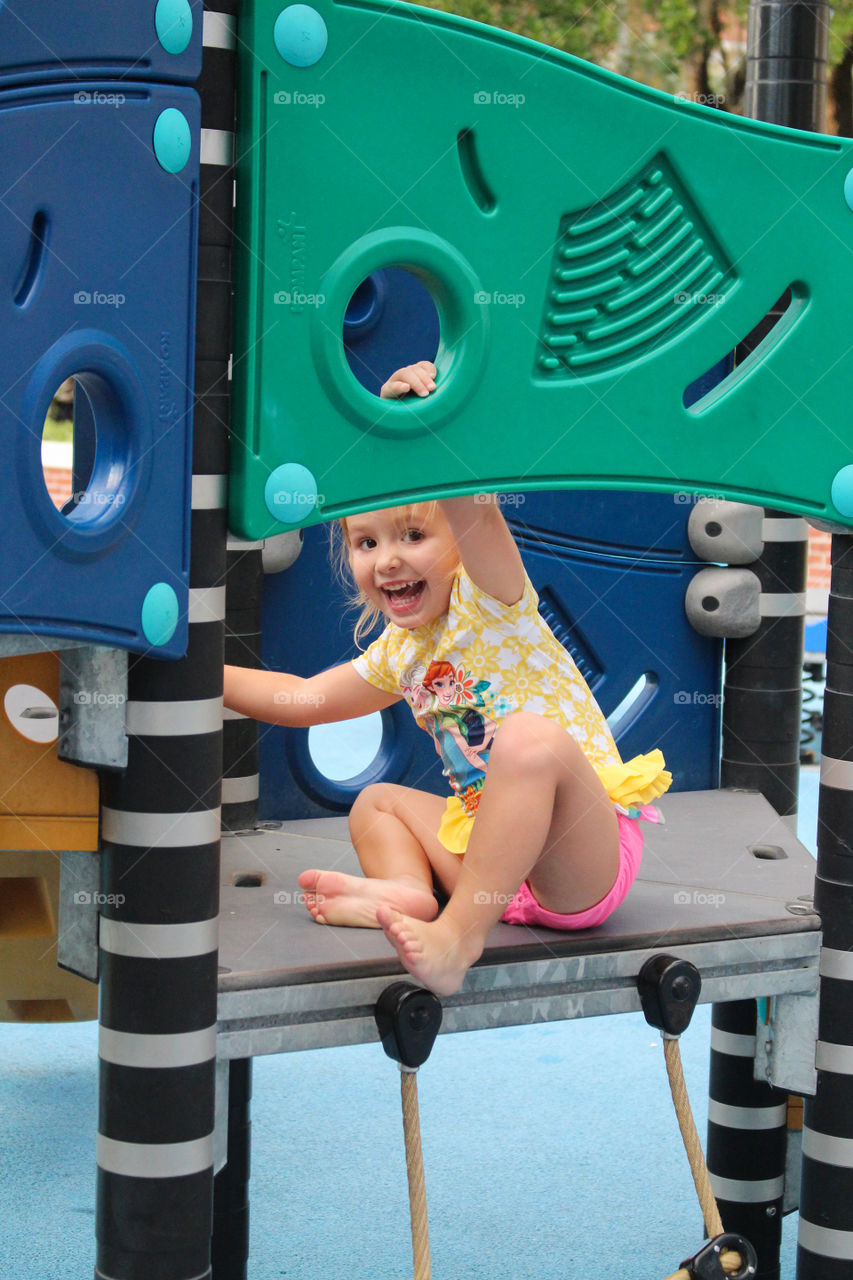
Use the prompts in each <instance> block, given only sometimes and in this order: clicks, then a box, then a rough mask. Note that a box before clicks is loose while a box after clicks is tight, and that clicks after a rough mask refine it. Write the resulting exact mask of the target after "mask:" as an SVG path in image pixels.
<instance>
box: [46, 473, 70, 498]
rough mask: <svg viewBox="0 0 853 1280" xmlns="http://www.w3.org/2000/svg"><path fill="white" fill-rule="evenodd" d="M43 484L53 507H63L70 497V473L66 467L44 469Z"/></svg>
mask: <svg viewBox="0 0 853 1280" xmlns="http://www.w3.org/2000/svg"><path fill="white" fill-rule="evenodd" d="M44 482H45V484H46V485H47V491H48V493H49V494H50V496H51V498H52V499H53V503H54V506H57V507H61V506H63V505H64V504H65V503H66V502H67V501H68V499H69V498H70V497H71V472H70V470H69V469H68V468H67V467H45V468H44Z"/></svg>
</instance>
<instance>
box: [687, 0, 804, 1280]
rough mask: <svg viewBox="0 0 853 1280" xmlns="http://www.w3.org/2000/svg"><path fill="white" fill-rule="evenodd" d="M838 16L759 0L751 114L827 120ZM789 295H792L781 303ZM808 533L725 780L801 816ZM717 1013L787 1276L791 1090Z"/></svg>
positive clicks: (721, 1135) (762, 1266)
mask: <svg viewBox="0 0 853 1280" xmlns="http://www.w3.org/2000/svg"><path fill="white" fill-rule="evenodd" d="M828 20H829V6H828V4H826V3H825V0H751V2H750V7H749V29H748V37H747V83H746V93H745V112H746V114H748V115H750V116H752V117H753V118H755V119H760V120H766V121H770V122H773V123H775V124H783V125H789V126H791V127H794V128H800V129H811V130H815V131H820V130H822V129H823V118H824V113H825V105H826V89H825V86H826V57H827V47H828V46H827V32H828ZM786 301H787V300H786V298H784V297H783V298H782V299H780V300H779V303H778V304H777V308H776V310H778V309H780V308H784V306H785V304H786ZM774 318H775V317H774V315H773V313H771V314H770V315H769V316H768V317H767V320H766V322H765V326H764V328H763V329H762V328H761V327H760V328H759V329H758V330H757V331H756V332H755V333H754V334H753V335H751V340H752V342H753V344H755V343H758V342H760V341H761V339H762V337H763V336H764V332H765V331H766V329H768V328H769V327H770V326H771V325H772V323H773V321H774ZM742 354H743V356H744V357H745V356H746V355H748V351H744V352H743V353H742ZM807 537H808V531H807V528H806V525H805V522H804V521H803V520H801V519H799V518H798V517H793V516H790V515H788V514H787V513H785V512H781V511H770V510H768V511H766V512H765V513H764V519H763V522H762V539H763V542H764V551H763V553H762V555H761V557H760V558H759V560H758V561H756V562H755V563H754V564H752V565H750V569H751V570H752V572H754V573H755V574H756V576H757V577H758V578H759V581H760V588H761V605H762V608H761V613H762V617H761V623H760V625H759V628H758V630H757V631H756V632H755V633H754V634H753V635H751V636H749V637H747V638H746V639H743V640H737V641H727V643H726V684H725V694H724V712H723V759H722V767H721V784H722V786H724V787H726V786H728V787H738V788H747V789H752V790H758V791H760V792H761V793H762V794H763V795H764V796H765V797H766V798H767V800H768V801H769V802H770V803H771V804H772V805H773V807H774V809H776V811H777V813H779V814H780V815H782V816H783V817H787V818H788V819H789V821H791V822H792V823H793V822H794V820H795V816H796V812H797V793H798V785H799V741H800V700H801V685H802V661H803V632H804V623H805V588H806V566H807ZM712 1020H713V1031H712V1037H713V1039H712V1047H711V1081H710V1100H709V1107H710V1111H709V1124H708V1166H709V1169H710V1170H711V1175H712V1176H711V1181H712V1185H713V1186H714V1191H715V1194H716V1196H717V1199H718V1201H719V1202H720V1211H721V1213H722V1217H723V1222H724V1224H725V1226H726V1227H727V1228H728V1229H731V1230H735V1231H741V1232H742V1233H743V1234H744V1235H745V1236H747V1238H748V1239H750V1240H751V1241H752V1243H753V1244H754V1245H755V1247H756V1250H757V1252H758V1258H759V1276H760V1277H767V1278H768V1280H770V1278H771V1277H773V1278H775V1277H778V1275H779V1245H780V1241H781V1218H782V1211H783V1203H784V1202H783V1195H784V1174H785V1163H786V1158H785V1146H786V1119H785V1113H786V1095H785V1093H784V1092H782V1091H780V1090H776V1089H772V1088H771V1087H770V1086H769V1085H767V1084H764V1083H761V1082H756V1081H755V1080H754V1079H753V1057H754V1044H755V1034H756V1027H757V1009H756V1006H755V1003H754V1002H753V1001H743V1002H740V1001H738V1002H736V1003H734V1004H730V1005H715V1007H714V1009H713V1014H712ZM723 1043H726V1044H727V1045H728V1051H727V1050H724V1049H723V1048H721V1045H722V1044H723ZM750 1046H751V1047H750ZM825 1280H826V1278H825Z"/></svg>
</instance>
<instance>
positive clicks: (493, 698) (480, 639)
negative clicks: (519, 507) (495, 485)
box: [353, 569, 670, 814]
mask: <svg viewBox="0 0 853 1280" xmlns="http://www.w3.org/2000/svg"><path fill="white" fill-rule="evenodd" d="M538 604H539V597H538V596H537V594H536V591H535V589H534V587H533V583H532V582H531V581H530V579H529V578H525V584H524V593H523V595H522V597H521V599H520V600H519V601H518V603H517V604H513V605H506V604H503V603H502V602H501V601H500V600H495V599H493V597H491V596H488V595H486V593H485V592H484V591H481V590H480V588H479V587H478V586H476V584H475V583H474V582H472V580H471V578H470V577H469V576H468V574H467V573H466V572H465V570H464V569H460V570H459V572H458V573H457V575H456V577H455V579H454V581H453V587H452V590H451V593H450V605H449V608H448V611H447V613H446V614H445V615H444V616H443V617H441V618H437V619H436V620H435V621H434V622H431V623H429V624H428V625H426V626H422V627H414V628H411V629H407V628H405V627H399V626H397V625H396V624H395V623H389V624H388V625H387V626H386V628H385V630H384V631H383V632H382V634H381V635H380V636H379V638H378V639H377V640H375V641H374V642H373V644H371V645H370V646H369V648H368V649H367V650H366V651H365V652H364V653H362V654H360V655H359V656H358V657H357V658H355V659H354V660H353V665H354V667H355V669H356V671H357V672H358V673H359V675H360V676H362V677H363V678H364V679H365V680H367V681H368V682H369V683H370V684H372V685H374V686H375V687H376V688H379V689H383V690H385V691H386V692H387V693H399V694H402V696H403V697H404V698H405V699H406V701H407V702H408V704H409V706H410V707H411V709H412V713H413V714H414V717H415V719H416V721H417V722H418V724H419V725H420V727H421V728H422V729H425V730H426V731H427V732H428V733H430V734H431V735H432V738H433V740H434V742H435V746H436V750H437V751H438V753H439V755H440V756H441V760H442V763H443V765H444V769H443V772H444V774H445V776H446V777H447V779H448V781H449V783H450V786H451V787H452V789H453V791H454V792H455V793H456V795H457V796H459V798H460V799H461V800H462V803H463V805H464V809H465V812H466V813H468V814H473V813H475V812H476V809H477V804H478V802H479V798H480V791H481V789H482V786H483V780H484V778H485V774H486V769H487V767H488V759H489V750H490V748H491V744H492V740H493V738H494V735H495V732H496V730H497V728H498V726H499V725H500V724H501V723H502V722H503V721H504V720H505V719H506V718H507V716H510V715H512V714H513V712H515V711H532V712H535V713H537V714H538V715H542V716H547V717H548V718H549V719H552V720H556V721H557V722H558V723H559V724H561V725H562V726H563V728H564V729H566V730H567V731H568V732H569V733H570V734H571V735H572V737H573V738H575V740H576V741H577V742H578V743H579V744H580V746H581V747H582V748H583V751H584V752H585V754H586V756H587V758H588V759H589V760H590V762H591V763H592V765H593V766H594V767H595V769H596V771H597V772H598V773H599V776H600V777H602V780H603V781H604V784H605V787H606V788H607V790H608V793H609V794H610V795H611V797H612V798H613V799H614V801H616V802H618V803H620V804H622V805H625V804H630V803H638V802H639V803H646V802H647V801H648V800H650V799H653V798H654V797H655V796H657V795H660V794H662V792H663V791H665V790H666V788H667V786H668V785H669V781H670V776H669V774H666V773H665V772H664V771H663V768H662V766H663V757H662V756H661V755H660V752H657V751H656V752H653V753H652V754H651V755H650V756H641V757H637V759H636V761H632V762H631V765H632V766H637V765H642V768H641V770H640V772H642V774H643V783H644V785H643V787H642V788H638V787H637V786H635V785H634V783H636V782H638V781H639V778H638V777H637V768H636V767H635V768H634V769H633V770H631V769H630V768H629V766H627V765H623V764H622V761H621V759H620V756H619V752H618V750H617V748H616V744H615V742H614V741H613V735H612V734H611V732H610V729H609V727H608V724H607V721H606V720H605V718H604V715H603V714H602V711H601V708H600V707H599V706H598V703H597V702H596V701H595V698H594V697H593V696H592V693H591V692H590V689H589V686H588V685H587V683H586V681H585V680H584V678H583V676H582V675H581V673H580V671H579V670H578V668H577V666H576V665H575V662H574V659H573V658H572V656H571V654H570V653H568V651H567V650H566V649H564V648H563V646H562V645H561V644H560V642H559V640H557V638H556V636H555V635H554V634H553V632H552V631H551V629H550V627H549V626H548V624H547V623H546V622H545V620H544V618H543V617H542V616H541V614H540V613H539V610H538ZM653 779H657V781H656V783H655V782H653ZM650 783H651V784H652V785H651V786H650V785H649V784H650ZM626 784H629V785H628V786H626Z"/></svg>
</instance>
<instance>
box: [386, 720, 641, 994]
mask: <svg viewBox="0 0 853 1280" xmlns="http://www.w3.org/2000/svg"><path fill="white" fill-rule="evenodd" d="M618 867H619V827H618V822H617V820H616V813H615V811H614V808H613V805H612V804H611V802H610V799H609V798H608V796H607V793H606V792H605V790H604V787H603V786H602V784H601V782H600V780H599V778H598V776H597V774H596V773H595V770H594V769H593V768H592V765H591V764H590V763H589V761H588V760H587V758H586V756H585V755H584V754H583V751H582V750H581V748H580V747H579V746H578V744H577V743H576V742H575V741H574V739H573V738H571V737H570V736H569V734H568V733H566V732H565V730H563V729H562V728H561V727H560V726H559V725H558V724H556V723H555V722H554V721H552V720H546V719H543V718H542V717H540V716H536V715H532V714H530V713H528V712H520V713H518V714H516V715H514V716H511V717H510V718H509V719H508V720H506V721H505V722H504V723H503V724H502V725H501V727H500V728H499V729H498V731H497V733H496V735H495V741H494V745H493V747H492V750H491V753H490V756H489V771H488V775H487V778H486V782H485V785H484V787H483V794H482V797H481V800H480V808H479V811H478V814H477V821H476V822H475V823H474V830H473V832H472V834H471V839H470V841H469V844H468V851H467V853H466V854H465V859H464V861H463V863H462V865H461V867H460V869H459V875H458V878H457V881H456V886H455V888H454V890H453V893H452V895H451V898H450V901H449V902H448V904H447V906H446V907H445V909H444V911H443V912H442V914H441V917H440V918H439V919H438V920H436V921H434V922H433V923H430V924H424V923H423V922H422V921H418V920H413V919H406V917H405V916H404V915H401V914H400V911H399V910H394V909H392V908H391V907H386V906H384V905H383V906H380V907H379V909H378V911H377V919H378V921H379V923H380V924H381V925H382V927H383V928H384V930H385V933H386V935H387V936H388V938H389V940H390V941H391V942H392V943H393V944H394V946H395V947H396V948H397V951H398V953H399V955H400V959H401V960H402V962H403V964H404V965H405V966H406V968H407V969H408V970H409V972H410V973H412V974H413V975H414V977H416V978H418V979H419V980H420V981H421V982H423V983H424V984H425V985H426V986H428V987H431V988H432V989H433V990H434V991H437V992H438V993H439V994H440V995H450V994H451V993H452V992H454V991H456V990H457V989H458V988H459V986H461V984H462V981H463V979H464V977H465V973H466V972H467V970H468V969H469V967H470V966H471V965H472V964H473V963H474V961H475V960H477V959H479V957H480V955H481V954H482V951H483V947H484V945H485V941H486V936H487V934H488V932H489V930H490V929H491V928H492V926H493V925H494V924H495V923H496V922H497V921H498V920H499V919H500V917H501V916H502V914H503V912H504V910H505V908H506V906H507V904H508V902H509V900H510V898H511V897H512V895H513V894H514V893H515V892H516V890H517V889H518V888H519V886H520V885H521V883H522V881H523V880H527V881H528V883H529V885H530V888H531V890H532V892H533V894H534V896H535V897H536V899H537V901H539V902H540V903H541V904H542V906H543V907H546V908H548V909H549V910H551V911H557V912H561V913H566V914H571V913H574V912H577V911H583V910H585V909H586V908H587V907H591V906H593V905H594V904H595V903H596V902H600V901H601V899H602V898H603V897H604V896H605V894H606V893H608V892H609V890H610V889H611V888H612V886H613V883H614V882H615V879H616V874H617V871H618Z"/></svg>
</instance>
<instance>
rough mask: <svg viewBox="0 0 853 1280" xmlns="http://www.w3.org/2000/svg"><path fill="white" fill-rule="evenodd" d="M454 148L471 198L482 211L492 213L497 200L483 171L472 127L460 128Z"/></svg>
mask: <svg viewBox="0 0 853 1280" xmlns="http://www.w3.org/2000/svg"><path fill="white" fill-rule="evenodd" d="M456 149H457V151H458V153H459V167H460V168H461V170H462V177H463V178H464V179H465V186H466V187H467V188H468V191H469V192H470V195H471V199H472V200H473V201H474V204H475V205H476V206H477V208H478V209H479V210H480V211H481V212H482V213H494V211H495V209H496V208H497V203H498V201H497V197H496V195H495V193H494V192H493V191H492V189H491V187H490V186H489V184H488V182H487V181H486V175H485V174H484V173H483V167H482V165H481V164H480V157H479V156H478V155H477V143H476V141H475V138H474V130H473V129H460V131H459V134H458V135H457V138H456Z"/></svg>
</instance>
